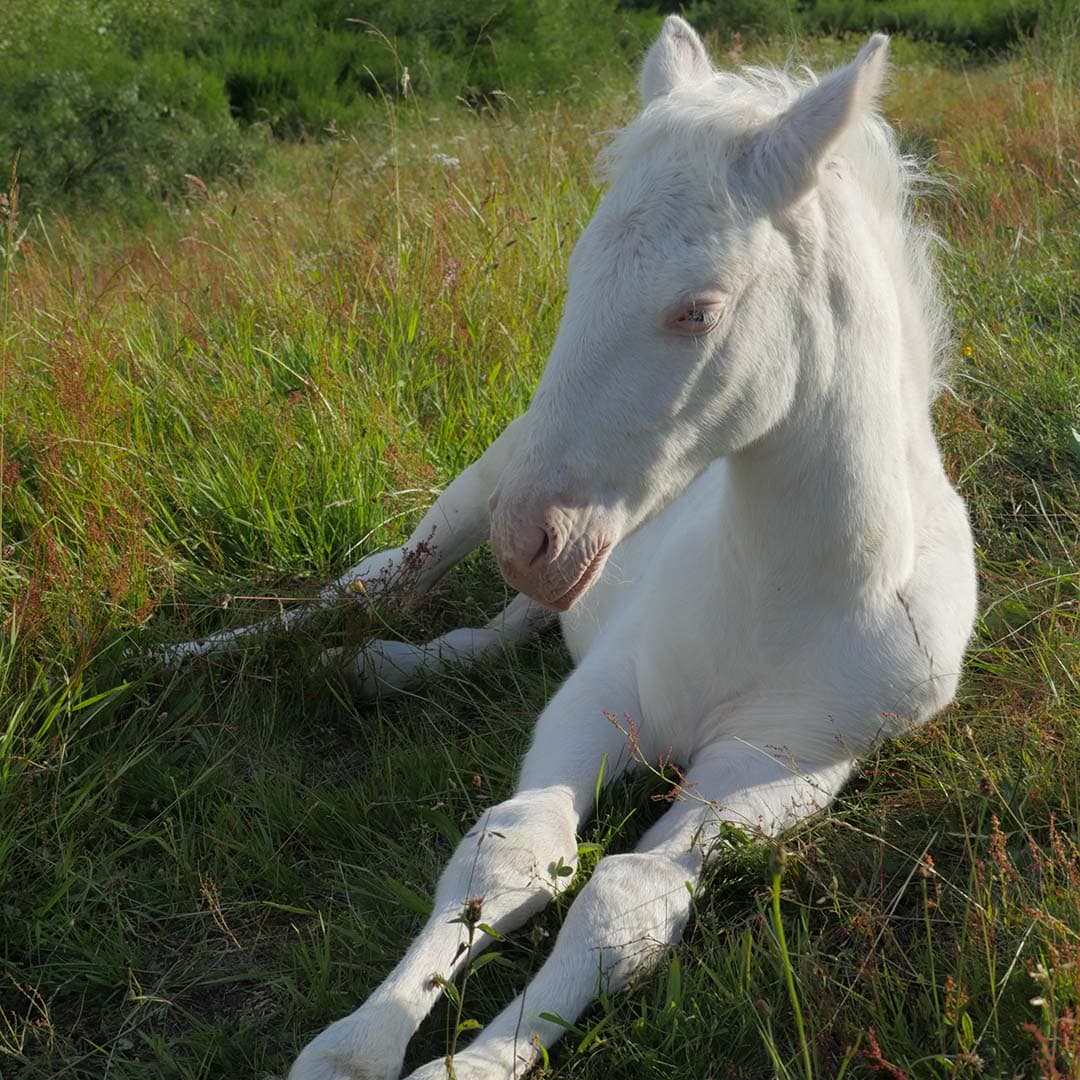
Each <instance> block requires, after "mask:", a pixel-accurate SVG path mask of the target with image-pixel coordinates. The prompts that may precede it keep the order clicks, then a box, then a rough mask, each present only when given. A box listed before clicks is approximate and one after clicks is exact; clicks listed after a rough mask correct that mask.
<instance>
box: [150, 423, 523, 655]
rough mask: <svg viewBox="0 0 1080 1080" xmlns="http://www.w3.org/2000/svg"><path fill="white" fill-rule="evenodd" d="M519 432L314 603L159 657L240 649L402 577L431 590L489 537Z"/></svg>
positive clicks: (508, 432) (510, 430)
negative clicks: (493, 507) (405, 535)
mask: <svg viewBox="0 0 1080 1080" xmlns="http://www.w3.org/2000/svg"><path fill="white" fill-rule="evenodd" d="M518 435H519V424H518V421H517V420H515V421H513V422H511V423H510V424H509V425H508V426H507V427H506V429H505V430H504V431H503V433H502V434H501V435H500V436H499V437H498V438H497V439H496V440H495V441H494V442H493V443H492V444H491V446H489V447H488V448H487V450H485V451H484V453H483V454H482V455H481V456H480V457H479V458H478V459H477V460H476V461H474V462H473V463H472V464H471V465H470V466H469V467H468V468H467V469H465V470H464V472H462V473H461V474H460V475H459V476H457V477H455V478H454V480H452V481H451V482H450V484H449V485H448V486H447V487H446V489H445V490H444V491H443V493H442V494H441V495H440V496H439V497H438V498H437V499H436V500H435V502H434V504H433V505H432V506H431V508H430V509H429V510H428V511H427V513H426V514H424V516H423V517H422V518H421V519H420V523H419V524H418V525H417V526H416V528H415V529H414V530H413V531H412V534H411V535H410V537H409V539H408V540H406V541H405V543H404V544H402V545H401V547H396V548H390V549H388V550H386V551H379V552H375V553H374V554H372V555H368V556H367V557H366V558H363V559H361V560H360V562H358V563H356V565H355V566H351V567H350V568H349V569H348V570H346V571H345V573H344V574H342V575H341V576H340V577H339V578H338V579H337V580H336V581H334V582H333V583H332V584H330V585H327V586H326V587H325V588H324V589H322V591H321V592H320V593H319V595H318V597H317V598H316V599H315V600H314V601H313V602H311V603H306V604H301V605H299V606H297V607H294V608H291V609H290V610H288V611H283V612H282V613H281V614H280V615H279V616H277V617H275V618H272V619H265V620H263V621H262V622H258V623H253V624H252V625H250V626H241V627H237V628H235V629H231V630H221V631H219V632H218V633H216V634H211V635H210V636H209V637H205V638H202V639H201V640H199V641H186V642H182V643H180V644H177V645H167V646H165V647H163V648H162V649H161V650H160V651H159V652H158V654H157V655H158V656H159V657H160V658H161V659H162V660H164V661H165V662H166V663H168V664H175V663H178V662H180V661H181V660H186V659H187V658H188V657H192V656H209V655H217V654H220V653H227V652H234V651H236V650H237V649H239V648H240V647H241V646H242V645H243V643H244V642H245V641H246V640H247V639H248V638H251V637H255V636H258V635H261V634H265V633H267V632H268V631H271V630H287V629H289V628H291V627H294V626H296V625H298V624H299V623H302V622H304V621H306V620H307V619H309V618H310V617H311V616H312V614H314V613H315V612H317V611H320V610H322V609H325V608H328V607H330V606H332V605H333V604H334V603H336V602H337V601H338V600H340V598H341V597H342V595H345V594H349V593H354V594H355V593H362V594H364V595H366V596H368V597H370V598H371V599H373V600H376V599H379V598H380V597H382V596H383V595H385V594H386V593H388V592H390V591H392V590H393V589H394V588H395V587H396V586H397V584H398V582H399V581H405V580H407V584H408V587H409V589H410V591H411V592H412V593H414V594H416V595H422V594H423V593H425V592H427V591H428V590H429V589H430V588H431V587H432V586H433V585H434V584H435V583H436V582H437V581H438V580H439V578H441V577H442V576H443V574H445V573H446V571H447V570H449V569H450V568H451V567H452V566H453V565H454V564H455V563H458V562H460V561H461V560H462V559H463V558H464V557H465V556H466V555H468V554H469V552H470V551H472V550H473V549H474V548H476V547H479V546H480V544H482V543H483V542H484V541H485V540H486V539H487V537H488V533H489V530H490V513H489V510H488V498H489V497H490V495H491V493H492V491H493V490H494V489H495V484H496V482H497V481H498V479H499V474H500V473H501V472H502V469H503V466H504V465H505V464H506V462H507V461H508V460H509V458H510V456H511V454H512V452H513V449H514V447H515V446H516V445H517V440H518Z"/></svg>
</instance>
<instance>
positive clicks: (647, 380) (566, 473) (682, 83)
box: [491, 16, 887, 610]
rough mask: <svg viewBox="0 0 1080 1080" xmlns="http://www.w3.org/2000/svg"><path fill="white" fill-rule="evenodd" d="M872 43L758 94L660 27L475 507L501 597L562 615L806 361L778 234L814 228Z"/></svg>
mask: <svg viewBox="0 0 1080 1080" xmlns="http://www.w3.org/2000/svg"><path fill="white" fill-rule="evenodd" d="M886 44H887V42H886V39H885V38H884V37H883V36H881V35H877V36H875V37H873V38H871V39H870V41H869V42H868V43H867V44H866V45H865V46H864V47H863V49H862V51H861V52H860V53H859V54H858V56H857V57H856V58H855V60H854V61H853V62H852V63H851V64H849V65H848V66H847V67H844V68H841V69H839V70H837V71H835V72H833V73H832V74H830V75H829V76H827V77H826V78H824V79H823V80H822V81H821V82H819V83H816V84H813V85H810V86H805V87H799V86H797V85H796V84H795V83H793V82H792V81H791V80H786V79H782V78H778V79H775V80H773V82H772V83H771V84H769V83H768V80H767V79H765V78H758V79H746V78H742V77H739V76H734V75H725V74H719V73H717V72H715V71H714V70H713V68H712V65H711V64H710V62H709V59H708V57H707V55H706V53H705V49H704V47H703V45H702V43H701V40H700V39H699V38H698V36H697V35H696V34H695V33H694V31H693V30H692V29H691V28H690V26H689V25H688V24H687V23H685V22H684V21H683V20H682V19H680V18H678V17H676V16H672V17H670V18H669V19H667V21H666V22H665V24H664V28H663V30H662V32H661V34H660V37H659V39H658V40H657V41H656V42H655V44H654V45H653V46H652V48H651V49H650V50H649V53H648V55H647V56H646V58H645V63H644V66H643V70H642V73H641V80H640V88H641V94H642V98H643V100H644V108H643V110H642V112H641V114H640V116H639V117H638V118H637V119H636V120H635V121H634V122H633V123H632V124H631V125H630V126H629V127H628V128H627V129H626V130H625V131H624V132H622V133H621V135H620V136H619V137H618V138H617V140H616V141H615V144H614V146H613V148H612V150H611V152H610V154H609V157H608V162H609V173H610V186H609V189H608V191H607V194H606V195H605V197H604V199H603V201H602V203H601V204H600V207H599V209H598V210H597V212H596V214H595V216H594V217H593V219H592V220H591V221H590V222H589V225H588V227H587V228H586V229H585V231H584V232H583V233H582V235H581V238H580V239H579V241H578V243H577V246H576V248H575V249H574V253H573V256H572V257H571V259H570V265H569V292H568V295H567V299H566V308H565V311H564V313H563V319H562V323H561V325H560V327H559V332H558V336H557V338H556V340H555V344H554V347H553V349H552V352H551V356H550V358H549V359H548V362H547V367H546V368H545V370H544V374H543V377H542V378H541V380H540V384H539V386H538V388H537V391H536V395H535V397H534V398H533V401H532V404H531V405H530V406H529V410H528V413H527V414H526V417H525V419H524V421H523V425H524V436H523V438H522V442H521V443H520V445H519V448H518V449H517V451H516V453H515V455H514V456H513V458H512V459H511V461H510V462H509V464H508V465H507V467H506V468H505V470H504V472H503V474H502V476H501V478H500V480H499V483H498V486H497V489H496V491H495V493H494V495H493V496H492V500H491V501H492V511H493V513H492V530H491V539H492V545H493V547H494V550H495V553H496V555H497V557H498V559H499V562H500V564H501V566H502V570H503V573H504V575H505V577H506V578H507V580H508V581H509V582H510V584H511V585H513V586H515V587H516V588H518V589H521V590H522V591H523V592H526V593H528V594H529V595H531V596H533V597H535V598H536V599H537V600H539V601H541V602H542V603H544V604H546V605H547V606H549V607H551V608H555V609H557V610H565V609H566V608H568V607H570V605H571V604H573V603H574V601H575V600H576V599H577V598H578V597H579V596H580V595H581V594H582V593H583V592H584V591H585V590H586V589H587V588H588V586H589V585H590V583H591V582H592V581H593V580H594V579H595V578H596V576H597V574H598V573H599V571H600V569H601V568H602V566H603V564H604V560H605V558H606V556H607V553H608V552H609V551H610V550H611V548H612V547H613V546H614V545H615V544H616V543H617V542H618V541H619V540H620V539H621V538H622V537H624V536H626V535H627V534H628V533H630V532H632V531H633V530H634V529H635V528H637V526H639V525H640V524H641V523H642V522H644V521H645V520H646V519H647V518H648V517H650V516H651V515H652V514H654V513H656V511H657V510H658V509H660V508H661V507H662V506H663V505H664V504H666V503H667V502H669V501H670V500H671V499H673V498H674V497H675V496H677V495H678V494H679V493H680V492H681V491H682V490H683V489H684V488H685V487H686V486H687V484H688V483H689V482H690V481H691V480H692V479H693V478H694V477H695V476H696V475H697V474H698V473H700V472H701V471H702V469H703V468H704V467H705V466H706V465H707V464H708V463H709V462H710V461H712V460H714V459H715V458H717V457H720V456H722V455H725V454H730V453H733V452H736V451H738V450H740V449H742V448H744V447H747V446H749V445H750V444H751V443H753V442H754V441H755V440H757V439H758V438H760V437H761V436H762V435H764V434H765V433H766V432H768V431H769V430H770V429H771V428H773V427H774V426H775V425H776V424H777V423H778V422H779V421H780V420H781V419H782V418H783V417H784V416H785V414H786V413H787V412H788V411H789V409H790V408H791V405H792V402H793V401H794V399H795V397H796V394H797V391H798V390H799V388H800V386H801V385H802V380H804V379H805V378H806V373H805V371H804V368H805V367H806V360H805V354H806V352H807V349H808V348H809V347H810V346H809V343H808V342H806V341H805V340H802V338H804V337H805V336H806V334H805V327H804V326H801V325H800V324H799V321H798V320H797V319H796V317H795V315H794V312H793V304H792V300H793V298H795V297H797V296H799V295H800V290H804V289H805V288H806V287H807V286H808V282H807V280H806V278H807V275H813V274H814V273H815V272H816V270H815V267H816V266H817V263H819V262H820V259H818V257H817V253H815V252H814V251H813V250H802V248H803V247H805V246H806V245H805V244H804V243H802V241H801V240H800V235H801V234H800V233H799V231H798V230H794V231H793V230H791V229H790V228H789V224H790V223H791V222H792V221H793V220H796V219H798V220H801V219H805V218H806V217H807V216H813V215H815V214H816V215H819V216H820V214H821V209H820V206H819V200H818V198H817V190H816V189H817V187H818V185H819V183H820V179H819V172H820V171H821V170H823V168H824V167H825V166H827V165H828V164H829V163H830V161H831V160H832V158H833V157H834V155H833V154H832V153H831V152H832V151H834V150H835V149H836V148H837V146H838V144H840V143H841V141H842V140H843V139H844V137H845V135H846V133H848V132H849V131H850V130H854V129H855V128H856V127H858V126H860V125H861V124H862V123H863V121H864V119H865V118H866V116H867V115H868V114H869V113H871V111H872V109H873V103H874V99H875V96H876V94H877V92H878V90H879V87H880V83H881V78H882V74H883V68H884V58H885V51H886Z"/></svg>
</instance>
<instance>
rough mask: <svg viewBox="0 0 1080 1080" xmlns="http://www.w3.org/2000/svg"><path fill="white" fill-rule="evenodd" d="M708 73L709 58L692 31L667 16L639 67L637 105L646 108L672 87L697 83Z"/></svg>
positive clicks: (705, 77) (708, 74) (709, 69)
mask: <svg viewBox="0 0 1080 1080" xmlns="http://www.w3.org/2000/svg"><path fill="white" fill-rule="evenodd" d="M712 73H713V66H712V64H711V63H710V62H709V54H708V53H707V52H706V51H705V46H704V45H703V44H702V42H701V38H699V37H698V36H697V34H696V33H695V31H694V28H693V27H692V26H691V25H690V24H689V23H688V22H687V21H686V20H685V19H681V18H680V17H679V16H678V15H669V16H668V17H667V18H666V19H665V20H664V25H663V26H662V27H661V28H660V36H659V37H658V38H657V39H656V40H655V41H654V42H653V43H652V45H651V46H650V47H649V51H648V52H647V53H646V54H645V60H644V62H643V63H642V65H641V75H639V76H638V89H639V90H640V91H641V102H642V104H643V105H648V104H649V102H650V101H652V100H653V99H654V98H658V97H662V96H663V95H664V94H670V93H671V91H672V90H674V89H675V87H676V86H681V85H682V84H683V83H689V82H700V81H701V80H703V79H707V78H708V77H709V76H710V75H711V74H712Z"/></svg>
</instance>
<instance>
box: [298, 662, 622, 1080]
mask: <svg viewBox="0 0 1080 1080" xmlns="http://www.w3.org/2000/svg"><path fill="white" fill-rule="evenodd" d="M628 674H629V673H628V672H627V671H626V670H625V669H624V666H623V665H622V664H621V663H613V664H610V665H605V664H599V665H593V666H591V667H590V665H585V666H583V667H581V668H579V669H578V670H577V671H575V672H574V673H573V675H571V676H570V678H569V679H568V680H567V682H566V683H565V684H564V685H563V687H562V688H561V689H560V690H559V692H558V693H557V694H556V695H555V696H554V698H552V700H551V703H550V704H549V705H548V707H547V708H546V709H545V710H544V713H543V715H542V716H541V718H540V720H539V722H538V724H537V730H536V736H535V740H534V743H533V747H532V749H531V750H530V752H529V754H528V756H527V757H526V760H525V765H524V767H523V770H522V775H521V781H520V783H519V787H518V791H517V793H516V794H515V795H514V796H513V798H511V799H509V800H507V801H506V802H503V803H500V804H499V805H498V806H495V807H493V808H492V809H491V810H489V811H487V812H486V813H485V814H484V815H483V817H481V819H480V820H479V821H478V822H477V824H476V826H475V827H474V828H473V829H472V831H471V832H469V834H468V835H467V836H466V837H465V839H464V840H463V841H462V842H461V844H460V845H459V846H458V849H457V851H456V852H455V853H454V855H453V856H452V858H451V859H450V863H449V865H448V866H447V867H446V870H445V871H444V873H443V875H442V878H441V879H440V881H439V886H438V889H437V891H436V896H435V904H434V908H433V911H432V914H431V916H430V918H429V919H428V921H427V923H426V924H425V926H424V928H423V930H421V932H420V934H419V935H418V936H417V938H416V940H415V941H414V942H413V944H412V946H411V947H410V949H409V950H408V952H407V953H406V954H405V956H404V958H403V959H402V960H401V962H400V963H399V964H398V965H397V967H396V968H394V970H393V972H392V973H391V974H390V976H389V977H388V978H387V979H386V980H385V981H384V982H383V984H382V985H381V986H379V987H378V989H376V991H375V992H374V993H373V994H372V995H371V996H370V997H369V998H368V1000H367V1001H366V1002H365V1003H364V1004H363V1005H362V1006H361V1007H360V1008H359V1009H358V1010H357V1011H356V1012H354V1013H353V1014H352V1015H351V1016H347V1017H345V1018H344V1019H343V1020H339V1021H337V1023H335V1024H332V1025H331V1026H330V1027H329V1028H327V1029H326V1030H325V1031H324V1032H323V1033H322V1034H321V1035H320V1036H319V1037H318V1038H317V1039H315V1041H314V1042H312V1043H311V1044H310V1045H309V1046H308V1047H307V1048H306V1049H305V1050H304V1052H303V1053H302V1054H301V1055H300V1057H299V1058H298V1059H297V1061H296V1063H295V1064H294V1065H293V1068H292V1071H291V1072H290V1074H289V1078H290V1080H359V1078H365V1080H394V1078H396V1077H397V1076H398V1074H399V1072H400V1070H401V1063H402V1060H403V1058H404V1054H405V1047H406V1044H407V1043H408V1041H409V1039H410V1038H411V1037H412V1035H413V1033H414V1032H415V1030H416V1028H417V1027H418V1026H419V1024H420V1021H421V1020H422V1019H423V1018H424V1016H425V1015H427V1013H428V1011H429V1010H430V1009H431V1007H432V1006H433V1005H434V1004H435V1002H436V1001H437V1000H438V998H439V996H440V994H441V993H442V990H441V988H440V983H441V981H442V980H450V979H453V978H454V977H455V976H456V975H457V974H458V973H459V972H460V971H461V969H462V967H463V966H464V965H465V964H466V963H468V961H469V959H470V957H471V956H475V955H476V954H477V953H478V952H479V951H480V950H481V949H483V948H485V947H486V946H487V945H488V944H489V943H490V939H489V937H488V935H487V934H485V933H483V932H480V933H478V934H477V935H476V937H475V938H474V941H473V947H472V950H471V952H470V951H469V949H468V948H467V946H466V939H467V931H466V929H465V927H464V926H463V925H462V923H461V921H460V916H461V913H462V911H463V910H464V908H465V906H466V904H467V903H468V902H469V901H470V900H477V898H482V900H481V901H480V912H479V917H480V921H481V922H484V923H486V924H488V925H490V926H491V927H492V928H493V929H495V930H496V931H498V932H499V933H500V934H501V933H504V932H506V931H508V930H512V929H513V928H514V927H516V926H519V925H520V924H521V923H522V922H524V921H525V920H526V919H528V918H529V917H530V916H532V915H534V914H535V913H536V912H538V911H539V910H540V909H541V908H542V907H543V906H544V905H545V904H547V902H548V901H549V900H550V899H551V897H552V896H554V895H555V893H556V892H557V891H558V890H559V889H560V888H562V887H563V886H564V885H565V884H566V883H567V882H568V881H569V880H570V876H569V874H567V873H566V872H565V869H564V868H571V869H572V868H573V867H574V866H575V865H576V862H577V827H578V824H579V822H580V820H581V818H582V816H583V815H584V814H586V813H588V812H589V810H590V809H591V807H592V802H593V798H594V795H595V786H596V778H597V776H598V774H599V771H600V768H601V762H602V761H604V759H605V756H606V759H607V765H606V770H605V772H606V775H608V776H609V777H614V776H617V775H618V774H619V772H620V771H621V769H622V768H623V767H625V765H626V763H627V760H628V758H627V756H626V755H625V754H624V753H623V750H624V737H623V735H622V734H621V733H620V732H619V731H618V730H617V729H616V728H615V727H613V726H612V725H611V724H610V723H609V721H608V720H607V718H606V715H605V714H606V713H611V712H613V713H615V714H616V715H622V713H623V712H631V713H635V712H636V711H637V700H636V693H635V692H634V691H633V690H632V689H628V687H632V685H633V682H632V680H631V679H630V678H629V677H628Z"/></svg>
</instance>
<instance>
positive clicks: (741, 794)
mask: <svg viewBox="0 0 1080 1080" xmlns="http://www.w3.org/2000/svg"><path fill="white" fill-rule="evenodd" d="M850 769H851V765H850V763H849V762H847V761H838V762H836V763H834V764H831V765H828V766H823V767H822V766H819V767H816V768H809V767H807V766H804V765H802V764H800V763H799V762H797V761H795V760H792V759H789V758H787V757H785V756H783V755H782V754H781V755H777V754H776V753H775V752H773V751H768V750H765V749H764V748H758V747H752V746H747V745H745V744H743V743H722V744H717V745H716V746H714V747H712V748H710V749H709V750H706V751H704V752H702V753H701V754H699V755H697V756H696V757H695V759H694V761H693V762H692V763H691V768H690V769H689V770H688V772H687V775H686V780H685V782H684V784H683V785H682V788H683V790H682V795H681V798H680V801H678V802H677V803H676V804H675V806H673V807H672V809H671V810H669V811H668V812H667V814H665V815H664V817H663V818H662V819H661V820H660V821H659V822H658V823H657V824H656V825H654V826H653V828H652V829H650V830H649V832H648V833H646V834H645V837H644V838H643V839H642V841H641V843H640V845H639V846H638V849H637V851H635V852H633V853H632V854H626V855H609V856H607V857H606V858H604V859H602V860H601V861H600V863H599V865H598V866H597V868H596V870H595V871H594V873H593V875H592V877H591V879H590V880H589V882H588V884H587V885H586V886H585V887H584V889H582V891H581V893H580V895H579V896H578V897H577V899H576V900H575V901H574V903H573V904H572V905H571V907H570V910H569V912H568V914H567V917H566V922H565V923H564V924H563V928H562V931H561V932H560V934H559V937H558V940H557V941H556V943H555V947H554V949H553V950H552V952H551V955H550V957H549V958H548V960H547V962H546V963H545V964H544V966H543V967H542V968H541V969H540V971H539V972H538V973H537V974H536V976H535V978H534V979H533V980H532V982H531V983H530V984H529V986H528V987H527V988H526V990H525V993H524V995H523V997H524V1001H522V998H521V997H519V998H518V999H517V1000H516V1001H514V1002H513V1004H511V1005H510V1006H508V1007H507V1008H506V1009H504V1010H503V1011H502V1012H501V1013H500V1014H499V1015H498V1016H497V1017H496V1018H495V1019H494V1020H493V1021H492V1022H491V1023H490V1024H488V1025H487V1027H486V1028H484V1030H483V1031H482V1032H481V1033H480V1034H479V1035H478V1036H477V1038H476V1039H475V1040H474V1042H473V1043H472V1044H471V1045H470V1046H469V1047H468V1049H466V1050H464V1051H463V1052H462V1053H460V1054H458V1055H456V1056H455V1058H454V1062H453V1068H454V1076H455V1077H456V1078H457V1080H509V1078H511V1077H513V1078H517V1077H522V1076H524V1075H525V1074H526V1073H527V1072H528V1070H529V1069H530V1068H531V1067H532V1066H533V1065H534V1064H535V1063H536V1060H537V1058H538V1056H539V1046H540V1045H541V1044H542V1045H544V1046H545V1047H547V1046H551V1045H552V1044H553V1043H554V1042H556V1041H557V1040H558V1039H559V1038H560V1036H561V1035H562V1034H563V1028H562V1026H561V1025H559V1024H557V1023H554V1022H553V1021H551V1020H545V1019H542V1016H543V1015H544V1014H547V1015H552V1016H558V1017H560V1018H561V1019H563V1020H566V1021H568V1022H573V1021H574V1020H576V1019H577V1017H578V1016H579V1015H580V1014H581V1013H582V1011H583V1010H584V1009H585V1008H586V1007H587V1006H588V1005H589V1003H590V1002H591V1001H593V1000H594V999H595V998H596V996H597V993H598V991H600V990H605V991H607V992H614V991H617V990H620V989H622V988H623V987H625V986H626V984H627V983H628V982H629V981H630V980H631V979H632V978H633V977H634V976H635V974H637V973H638V972H639V971H641V970H642V969H643V968H645V967H647V965H648V964H649V963H650V962H651V961H653V960H655V959H656V957H657V956H659V955H661V954H662V953H663V951H664V949H665V948H666V947H668V946H670V945H673V944H675V943H677V942H678V941H679V939H680V938H681V937H682V933H683V929H684V928H685V926H686V922H687V919H688V918H689V916H690V904H691V894H692V890H693V889H694V888H695V887H696V886H697V883H698V881H699V879H700V876H701V869H702V865H703V862H704V858H705V855H706V854H707V852H708V850H709V847H710V845H711V844H712V843H713V841H714V840H715V838H716V835H717V832H718V829H719V827H720V825H721V824H722V823H725V822H726V823H733V824H738V825H741V826H744V827H747V828H750V829H753V830H754V831H756V832H758V831H760V832H763V833H766V834H773V833H776V832H778V831H780V830H781V829H783V828H785V827H787V826H788V825H790V824H792V823H793V822H795V821H797V820H799V819H800V818H803V817H806V816H807V815H809V814H812V813H815V812H816V811H817V810H819V809H821V808H823V807H824V806H826V805H827V804H828V803H829V801H830V800H831V799H832V798H833V797H834V796H835V794H836V793H837V791H838V790H839V789H840V787H841V786H842V785H843V783H844V781H845V780H846V779H847V777H848V775H849V773H850ZM446 1077H447V1066H446V1062H445V1061H444V1060H441V1059H440V1060H436V1061H433V1062H430V1063H429V1064H428V1065H425V1066H424V1067H422V1068H420V1069H418V1070H417V1071H416V1072H414V1073H413V1074H412V1075H411V1077H410V1080H446Z"/></svg>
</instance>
